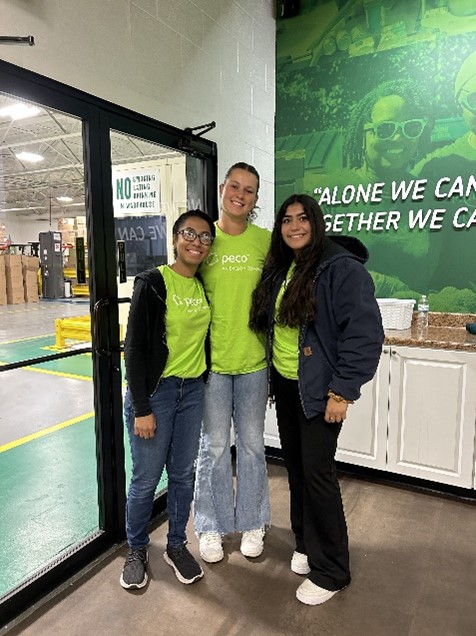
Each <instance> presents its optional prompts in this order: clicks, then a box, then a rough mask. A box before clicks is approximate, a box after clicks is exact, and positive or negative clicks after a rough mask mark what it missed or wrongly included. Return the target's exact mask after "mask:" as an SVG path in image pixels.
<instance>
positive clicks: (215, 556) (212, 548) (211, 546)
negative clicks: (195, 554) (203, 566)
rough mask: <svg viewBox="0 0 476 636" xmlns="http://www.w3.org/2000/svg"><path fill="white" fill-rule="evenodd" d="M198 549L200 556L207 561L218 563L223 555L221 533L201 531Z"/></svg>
mask: <svg viewBox="0 0 476 636" xmlns="http://www.w3.org/2000/svg"><path fill="white" fill-rule="evenodd" d="M199 549H200V556H201V557H202V559H203V560H204V561H206V562H207V563H218V561H221V560H222V559H223V557H224V556H225V554H224V552H223V546H222V540H221V534H219V533H218V532H203V533H202V534H201V535H200V539H199Z"/></svg>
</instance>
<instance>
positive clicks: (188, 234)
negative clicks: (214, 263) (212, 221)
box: [177, 227, 214, 245]
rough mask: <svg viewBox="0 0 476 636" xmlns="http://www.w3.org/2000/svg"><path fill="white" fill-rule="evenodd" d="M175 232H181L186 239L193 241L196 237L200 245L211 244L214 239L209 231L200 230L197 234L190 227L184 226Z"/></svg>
mask: <svg viewBox="0 0 476 636" xmlns="http://www.w3.org/2000/svg"><path fill="white" fill-rule="evenodd" d="M177 234H181V235H182V236H183V238H184V239H185V240H186V241H190V242H192V241H194V240H195V239H196V238H198V240H199V241H200V243H201V244H202V245H211V244H212V243H213V241H214V237H213V236H212V235H211V234H210V232H200V234H197V233H196V232H195V230H193V229H192V228H191V227H185V228H184V229H183V230H179V231H178V232H177Z"/></svg>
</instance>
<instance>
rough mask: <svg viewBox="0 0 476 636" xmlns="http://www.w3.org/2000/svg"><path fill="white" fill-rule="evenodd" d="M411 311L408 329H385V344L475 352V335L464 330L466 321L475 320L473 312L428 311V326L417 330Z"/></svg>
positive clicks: (414, 316) (475, 316)
mask: <svg viewBox="0 0 476 636" xmlns="http://www.w3.org/2000/svg"><path fill="white" fill-rule="evenodd" d="M416 317H417V314H416V312H413V318H412V325H411V328H410V329H401V330H400V329H385V344H386V345H400V346H406V347H423V348H426V349H457V350H460V351H474V352H476V335H473V334H470V333H469V332H468V331H466V328H465V326H466V323H467V322H476V315H475V314H446V313H438V312H430V313H429V319H428V328H427V329H425V330H424V331H423V332H422V333H420V332H419V330H418V328H417V324H416Z"/></svg>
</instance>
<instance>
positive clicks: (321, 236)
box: [250, 194, 384, 605]
mask: <svg viewBox="0 0 476 636" xmlns="http://www.w3.org/2000/svg"><path fill="white" fill-rule="evenodd" d="M367 258H368V252H367V249H366V248H365V247H364V245H363V244H362V243H361V242H360V241H359V240H358V239H355V238H352V237H326V235H325V224H324V218H323V215H322V211H321V209H320V207H319V204H318V203H317V201H316V200H315V199H313V198H312V197H310V196H308V195H305V194H297V195H292V196H291V197H289V198H288V199H286V201H285V202H284V203H283V204H282V206H281V208H280V209H279V212H278V214H277V217H276V222H275V226H274V230H273V234H272V239H271V249H270V252H269V254H268V257H267V259H266V262H265V265H264V269H263V273H262V276H261V280H260V283H259V284H258V287H257V288H256V290H255V292H254V295H253V305H252V309H251V317H250V327H251V328H252V329H253V330H255V331H257V332H266V333H267V335H268V357H269V362H270V371H271V373H270V394H271V395H272V396H273V397H274V398H275V400H276V413H277V420H278V428H279V434H280V439H281V448H282V451H283V456H284V460H285V463H286V468H287V470H288V479H289V489H290V494H291V527H292V530H293V532H294V535H295V539H296V550H295V552H294V554H293V556H292V559H291V569H292V570H293V571H294V572H296V573H298V574H307V575H308V577H307V579H306V580H305V581H304V582H303V583H302V584H301V585H300V586H299V588H298V590H297V592H296V596H297V598H298V600H300V601H301V602H302V603H306V604H308V605H318V604H320V603H324V602H325V601H327V600H329V599H330V598H331V597H332V596H334V594H336V593H337V592H338V591H339V590H341V589H342V588H344V587H346V586H347V585H348V584H349V583H350V568H349V550H348V538H347V526H346V521H345V515H344V509H343V505H342V498H341V493H340V488H339V483H338V481H337V476H336V468H335V461H334V455H335V452H336V448H337V438H338V436H339V433H340V430H341V427H342V423H343V421H344V420H345V418H346V415H347V409H348V406H349V404H352V403H353V402H354V401H355V400H356V399H358V398H359V396H360V388H361V386H362V385H363V384H364V383H365V382H368V381H369V380H371V379H372V377H373V376H374V374H375V371H376V369H377V366H378V362H379V359H380V354H381V351H382V344H383V339H384V333H383V328H382V321H381V316H380V311H379V308H378V305H377V302H376V300H375V297H374V286H373V282H372V279H371V277H370V275H369V273H368V272H367V270H366V269H365V267H364V265H363V264H364V263H365V261H366V260H367Z"/></svg>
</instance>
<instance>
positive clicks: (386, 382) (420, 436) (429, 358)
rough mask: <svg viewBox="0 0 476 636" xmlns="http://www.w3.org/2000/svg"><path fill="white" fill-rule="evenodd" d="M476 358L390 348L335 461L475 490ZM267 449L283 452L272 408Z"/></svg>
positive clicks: (354, 410)
mask: <svg viewBox="0 0 476 636" xmlns="http://www.w3.org/2000/svg"><path fill="white" fill-rule="evenodd" d="M475 437H476V353H474V352H466V351H456V350H451V351H449V350H447V349H425V348H421V347H404V346H392V347H390V346H384V348H383V351H382V356H381V358H380V364H379V367H378V370H377V373H376V374H375V377H374V378H373V380H371V381H370V382H368V383H367V384H366V385H364V386H363V387H362V396H361V397H360V399H359V400H357V402H356V403H355V404H353V405H351V406H349V409H348V417H347V419H346V421H345V422H344V425H343V427H342V431H341V433H340V435H339V442H338V447H337V453H336V459H337V460H338V461H341V462H347V463H350V464H355V465H358V466H364V467H369V468H376V469H379V470H387V471H388V472H392V473H396V474H400V475H407V476H411V477H419V478H421V479H426V480H429V481H434V482H438V483H441V484H448V485H453V486H459V487H461V488H476V448H475ZM265 444H266V445H267V446H270V447H275V448H279V447H280V442H279V433H278V427H277V423H276V412H275V410H274V407H273V408H272V409H268V410H267V413H266V423H265Z"/></svg>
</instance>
